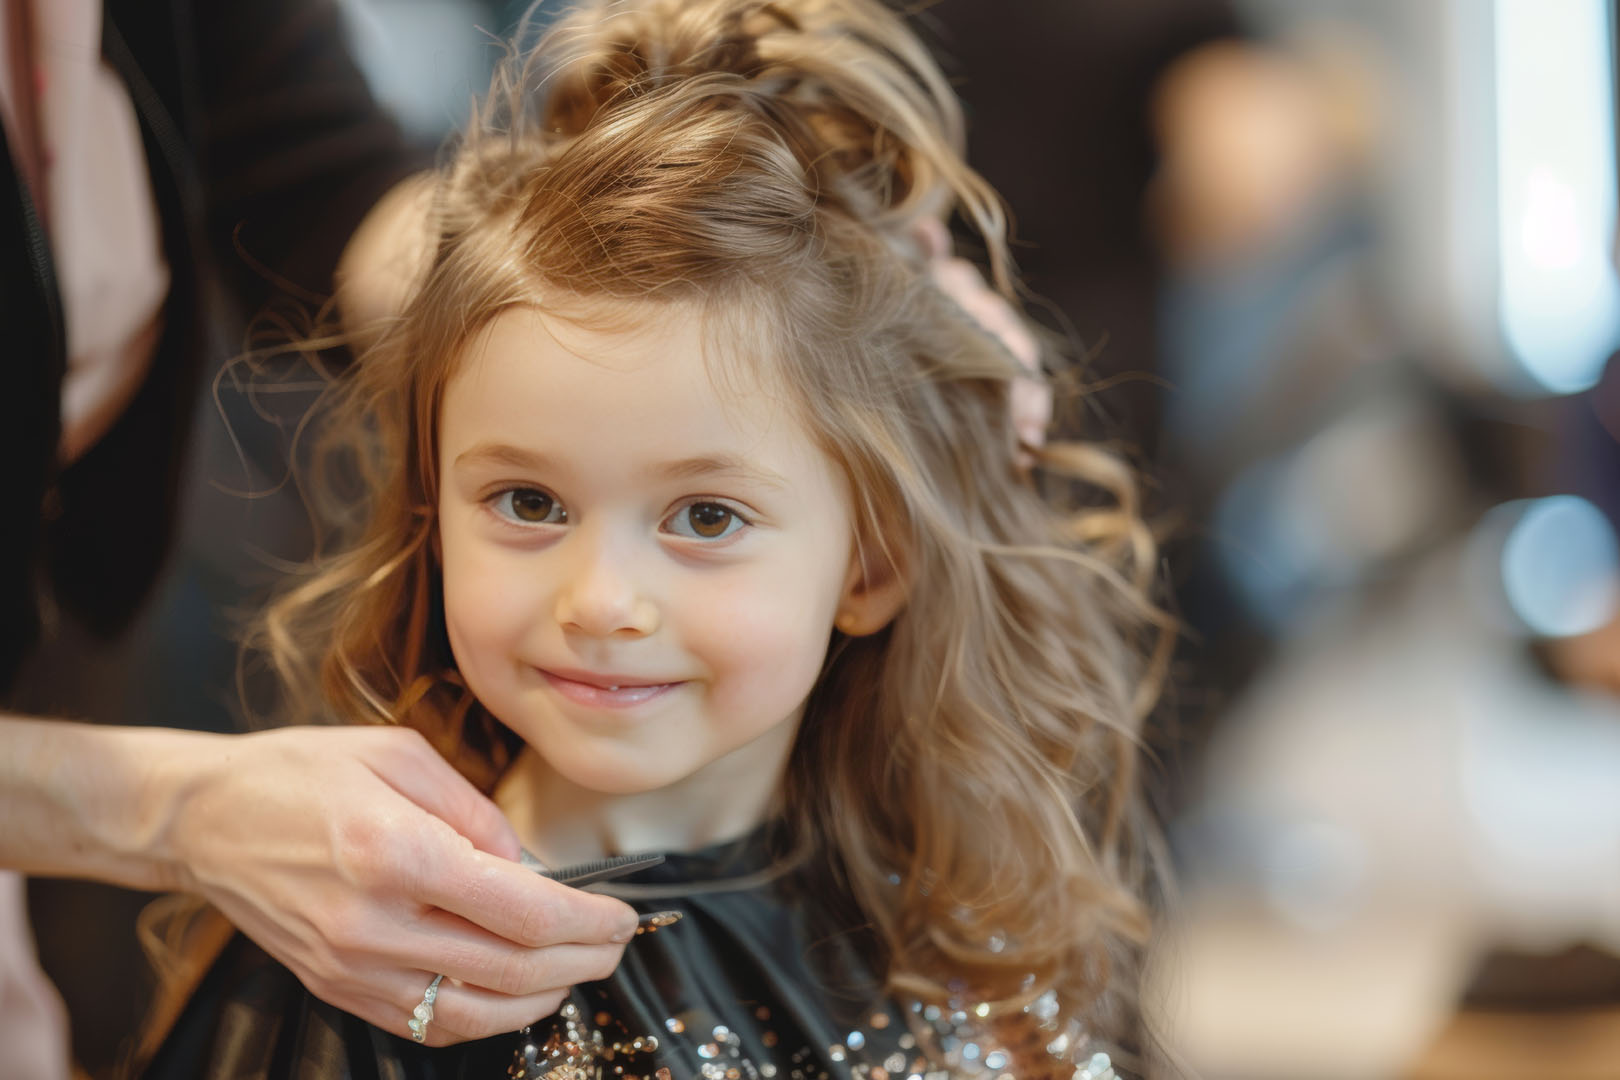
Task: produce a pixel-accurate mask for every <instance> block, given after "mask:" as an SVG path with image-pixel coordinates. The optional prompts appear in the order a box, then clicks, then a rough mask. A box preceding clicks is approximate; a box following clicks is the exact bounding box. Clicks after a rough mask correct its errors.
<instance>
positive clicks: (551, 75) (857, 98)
mask: <svg viewBox="0 0 1620 1080" xmlns="http://www.w3.org/2000/svg"><path fill="white" fill-rule="evenodd" d="M541 7H542V4H541V3H538V2H537V3H535V4H533V5H531V7H530V8H529V10H528V12H527V13H526V14H525V16H524V18H523V21H522V23H521V25H520V29H519V31H518V34H517V36H516V37H515V39H514V45H513V46H512V50H513V51H512V52H511V54H510V55H509V56H508V57H507V58H506V60H505V62H504V63H503V64H502V65H500V68H499V69H498V71H497V74H496V77H495V80H494V82H493V83H492V86H491V92H490V94H489V96H488V98H487V99H486V100H485V102H484V103H483V106H482V107H481V109H480V111H479V113H478V114H477V115H476V116H475V118H474V123H473V125H472V130H471V132H470V134H469V139H468V142H469V147H470V149H472V150H473V155H472V158H473V160H474V161H476V160H478V159H479V158H480V157H481V156H482V151H483V150H485V149H487V150H489V151H494V152H495V153H498V154H502V155H507V154H512V153H514V152H518V151H520V149H521V148H523V147H525V146H532V145H533V143H534V142H535V141H536V140H539V141H540V142H541V144H542V146H543V148H544V149H545V150H546V151H547V152H557V151H560V150H561V149H563V148H564V147H565V146H566V144H567V143H568V141H570V140H571V139H572V137H573V136H575V135H577V134H579V132H580V131H582V130H584V128H585V127H589V126H593V125H597V124H602V123H608V122H611V121H612V119H613V117H614V116H615V113H616V107H618V106H624V105H628V104H629V103H631V102H633V101H639V100H643V99H645V98H648V97H659V98H662V99H664V100H667V101H669V102H670V103H671V105H672V106H675V107H679V106H682V105H695V104H698V103H700V102H704V101H713V100H717V99H724V98H728V97H729V98H733V99H736V100H737V101H739V102H744V101H747V102H752V103H753V105H754V106H755V111H758V112H760V113H761V114H762V115H764V116H766V117H774V118H776V119H777V120H778V121H781V122H782V126H783V127H784V128H785V127H786V126H787V123H786V121H787V120H788V119H789V118H792V117H794V116H795V114H796V113H798V112H800V111H802V110H804V109H805V108H806V107H807V106H809V107H814V108H832V109H843V110H847V111H848V112H849V113H851V114H853V116H854V117H856V118H859V119H860V120H861V121H864V122H865V123H866V124H868V125H870V127H871V128H872V130H873V140H874V145H875V146H882V145H885V143H886V142H887V141H888V140H893V141H894V142H896V143H898V144H899V145H900V147H902V148H906V149H909V151H910V161H911V162H912V164H913V165H915V166H917V167H919V169H920V170H921V174H920V175H919V176H917V177H915V178H914V179H915V182H913V183H912V184H911V185H910V190H909V191H907V192H906V194H905V197H904V198H903V199H901V200H900V201H898V202H896V203H893V204H892V205H888V206H887V207H886V208H884V209H882V210H881V211H879V212H878V213H877V214H876V215H874V218H873V220H871V221H870V222H869V224H871V225H872V226H873V227H874V228H876V229H878V230H881V231H884V232H887V233H890V234H896V233H900V232H902V231H903V230H905V229H907V228H908V227H909V226H910V225H911V224H912V223H913V222H914V221H916V220H917V219H919V218H921V217H923V216H926V215H935V216H938V215H941V214H943V213H945V212H947V211H948V210H950V209H951V204H953V203H954V204H955V206H956V207H958V208H959V209H960V210H961V212H962V213H963V214H964V216H965V217H966V218H967V219H968V220H969V221H971V222H972V223H973V225H974V227H975V228H976V229H977V230H978V232H979V233H980V234H981V236H982V237H983V239H984V242H985V245H986V248H987V250H988V252H989V256H990V263H991V274H992V278H993V280H994V282H995V284H996V287H997V288H998V289H999V290H1000V291H1002V292H1003V293H1004V294H1007V295H1012V293H1013V289H1014V285H1013V267H1012V262H1011V258H1010V256H1009V254H1008V252H1007V249H1006V243H1005V235H1006V214H1005V210H1004V208H1003V206H1002V204H1001V201H1000V199H999V197H998V196H997V195H996V194H995V192H994V190H993V189H992V188H990V186H989V185H988V184H986V183H985V182H984V180H983V179H982V178H980V177H979V176H978V175H977V174H976V173H974V172H973V171H972V170H971V169H970V168H968V166H967V165H966V164H965V162H964V161H963V157H962V151H963V145H964V141H965V140H964V135H963V122H962V116H961V109H960V106H959V105H958V103H957V100H956V98H955V95H954V94H953V93H952V92H951V89H950V86H949V85H948V84H947V82H946V80H945V77H944V75H943V74H942V73H941V72H940V71H939V69H938V67H937V66H936V65H935V64H934V62H933V60H932V58H931V57H930V56H929V54H928V52H927V50H926V48H925V47H924V46H923V45H922V44H921V42H919V41H918V40H917V39H916V38H915V36H913V35H912V34H911V33H910V32H909V31H908V30H907V29H906V27H905V25H904V24H903V23H902V21H901V20H900V19H899V18H898V17H897V16H895V15H894V14H893V13H891V12H889V11H888V10H886V9H885V8H884V7H883V6H882V5H881V4H879V3H877V2H875V0H874V2H860V0H788V2H784V3H767V2H764V0H684V2H682V0H594V2H586V3H582V4H578V5H575V6H573V7H571V8H570V9H568V10H567V11H566V12H565V13H564V14H563V15H562V16H561V17H560V18H559V19H558V20H557V21H556V22H555V23H552V24H551V25H550V26H549V28H546V23H545V20H544V18H543V17H542V16H541V15H540V9H541ZM756 58H757V59H756ZM740 60H747V61H749V62H747V63H745V64H742V63H739V61H740ZM630 64H633V65H634V68H631V67H629V66H627V65H630ZM738 67H741V68H742V70H735V69H736V68H738ZM593 83H600V84H601V85H593ZM581 87H584V88H588V90H589V92H588V93H587V97H589V98H591V99H592V100H591V102H590V106H591V107H590V108H589V109H588V110H587V111H588V112H589V113H590V115H589V116H588V118H585V120H584V125H583V126H582V127H580V128H579V129H578V130H573V131H570V130H554V128H555V125H554V124H548V123H547V119H546V118H547V116H548V115H550V114H551V112H552V111H553V110H554V109H555V107H556V105H557V98H558V96H559V95H562V94H568V93H579V92H581V91H580V88H581ZM519 156H521V154H520V155H519ZM811 164H812V165H815V164H816V163H814V162H813V163H811ZM496 182H497V183H498V184H501V185H502V186H504V185H505V184H508V183H513V182H521V177H513V176H510V175H505V176H502V177H501V179H500V180H498V181H496Z"/></svg>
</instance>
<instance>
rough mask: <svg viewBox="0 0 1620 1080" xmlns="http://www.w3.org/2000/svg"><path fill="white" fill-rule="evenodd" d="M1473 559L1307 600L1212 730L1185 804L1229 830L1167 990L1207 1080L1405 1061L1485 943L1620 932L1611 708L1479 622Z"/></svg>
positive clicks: (1605, 942) (1326, 1076) (1355, 1077)
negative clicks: (1198, 806) (1359, 599)
mask: <svg viewBox="0 0 1620 1080" xmlns="http://www.w3.org/2000/svg"><path fill="white" fill-rule="evenodd" d="M1469 555H1470V552H1469V551H1468V550H1467V549H1466V548H1465V547H1464V546H1462V545H1459V546H1456V547H1453V548H1450V549H1448V550H1447V551H1446V552H1444V553H1443V555H1440V556H1436V557H1435V558H1434V559H1432V560H1431V561H1430V562H1429V563H1427V564H1426V565H1425V566H1424V568H1423V570H1422V572H1421V573H1418V574H1416V575H1414V577H1413V578H1412V579H1411V580H1410V581H1409V582H1408V583H1407V584H1406V586H1405V587H1404V588H1403V589H1402V590H1401V592H1400V594H1399V595H1397V596H1392V597H1390V598H1388V599H1387V600H1386V601H1384V602H1380V603H1378V604H1356V605H1345V606H1343V607H1338V608H1326V607H1324V608H1319V609H1318V611H1317V614H1316V618H1315V619H1314V620H1313V621H1312V622H1310V623H1307V624H1302V625H1301V627H1300V629H1299V631H1298V632H1297V633H1296V634H1295V635H1294V636H1293V637H1292V638H1291V639H1290V640H1289V641H1288V642H1287V644H1286V646H1285V648H1284V650H1283V652H1282V654H1281V655H1280V656H1279V658H1278V660H1277V662H1276V663H1275V665H1274V666H1273V667H1272V668H1271V670H1270V672H1269V673H1268V674H1267V675H1266V676H1264V677H1263V678H1262V680H1261V681H1260V682H1259V683H1258V684H1257V685H1256V686H1255V687H1254V688H1253V690H1252V691H1251V692H1250V693H1249V694H1248V695H1247V696H1246V697H1245V698H1244V699H1243V700H1242V701H1240V702H1239V703H1238V704H1237V707H1236V708H1235V709H1234V710H1233V712H1232V714H1231V716H1230V718H1229V720H1228V722H1227V723H1226V725H1225V727H1224V728H1223V729H1222V730H1221V731H1220V732H1219V734H1218V736H1217V740H1216V742H1215V744H1214V745H1213V746H1212V748H1211V752H1210V757H1209V765H1208V769H1207V774H1206V776H1205V778H1204V788H1205V790H1206V791H1207V793H1208V794H1207V798H1206V804H1205V807H1204V809H1203V810H1202V811H1201V812H1200V814H1199V816H1200V817H1203V818H1206V819H1210V820H1219V821H1226V822H1234V823H1237V824H1236V828H1235V829H1233V828H1230V827H1229V828H1227V829H1226V832H1228V833H1233V832H1235V833H1236V835H1232V836H1228V837H1227V838H1226V839H1224V840H1222V839H1221V833H1222V830H1221V829H1215V830H1211V831H1210V832H1211V833H1212V835H1213V839H1204V840H1202V842H1203V843H1204V844H1205V845H1206V846H1208V845H1215V846H1218V845H1220V844H1223V843H1224V844H1225V845H1226V848H1227V850H1226V852H1224V853H1217V855H1216V856H1215V857H1210V856H1209V855H1208V854H1206V855H1205V856H1204V857H1203V858H1202V859H1200V858H1197V857H1196V855H1197V853H1196V852H1195V853H1194V854H1195V858H1194V859H1193V860H1191V866H1190V868H1189V872H1188V874H1187V877H1188V880H1187V882H1186V888H1187V892H1188V895H1189V901H1188V904H1187V912H1186V915H1185V916H1184V917H1183V918H1182V919H1181V920H1180V926H1179V929H1178V931H1177V932H1178V934H1179V937H1180V939H1181V940H1179V941H1173V942H1171V943H1170V945H1169V947H1168V950H1167V952H1168V954H1169V966H1168V967H1167V968H1166V969H1165V971H1164V972H1163V974H1162V976H1161V983H1160V986H1161V988H1163V989H1161V993H1162V994H1163V995H1165V996H1167V997H1170V998H1171V999H1172V1005H1171V1008H1172V1011H1173V1014H1175V1015H1176V1016H1177V1017H1178V1019H1177V1022H1176V1023H1175V1026H1174V1034H1173V1035H1172V1039H1173V1044H1174V1045H1175V1046H1176V1047H1177V1048H1178V1049H1179V1050H1180V1051H1181V1052H1182V1053H1184V1054H1185V1055H1186V1057H1187V1058H1188V1060H1189V1063H1190V1064H1191V1065H1192V1066H1193V1067H1194V1068H1195V1069H1196V1070H1197V1071H1199V1072H1200V1073H1202V1074H1203V1075H1206V1076H1208V1077H1211V1078H1212V1080H1220V1078H1225V1077H1230V1078H1234V1080H1236V1078H1242V1080H1267V1078H1276V1080H1297V1078H1298V1077H1304V1076H1308V1077H1311V1078H1313V1080H1333V1078H1342V1080H1375V1078H1380V1077H1394V1076H1398V1075H1400V1074H1401V1073H1402V1071H1403V1070H1404V1068H1405V1067H1406V1066H1408V1065H1410V1063H1411V1062H1412V1061H1413V1060H1414V1058H1415V1056H1416V1055H1417V1054H1418V1053H1419V1051H1420V1050H1422V1048H1423V1047H1424V1046H1425V1045H1426V1044H1427V1043H1428V1042H1429V1040H1430V1039H1432V1038H1433V1037H1434V1035H1435V1033H1436V1032H1437V1030H1438V1028H1439V1026H1440V1025H1441V1024H1442V1023H1443V1022H1444V1021H1445V1020H1446V1019H1447V1018H1448V1017H1449V1015H1450V1013H1451V1011H1452V1010H1453V1009H1454V1008H1455V1005H1456V1001H1457V996H1458V995H1459V994H1460V992H1461V991H1462V989H1463V987H1464V985H1465V983H1466V980H1467V978H1468V975H1469V972H1470V969H1471V966H1472V964H1473V963H1474V962H1475V960H1476V959H1477V956H1478V953H1479V950H1480V949H1482V948H1483V947H1484V945H1486V944H1487V943H1499V944H1513V945H1517V946H1520V947H1523V948H1528V949H1548V950H1551V949H1557V948H1561V947H1564V946H1567V945H1570V944H1573V943H1576V942H1581V941H1587V942H1591V943H1594V944H1597V945H1601V946H1607V947H1609V948H1611V949H1620V781H1617V780H1616V778H1617V777H1620V705H1616V703H1615V702H1613V701H1612V700H1610V699H1608V698H1602V697H1587V696H1581V695H1575V694H1571V693H1569V692H1568V691H1566V690H1564V689H1563V688H1561V687H1560V686H1558V685H1557V684H1555V683H1552V682H1550V681H1549V680H1547V679H1546V678H1545V677H1543V676H1542V675H1541V673H1540V672H1539V671H1538V670H1537V669H1536V668H1535V666H1534V665H1533V664H1532V663H1531V661H1530V660H1529V658H1528V657H1527V656H1526V654H1525V651H1524V648H1523V639H1522V636H1521V635H1520V634H1519V633H1514V632H1510V631H1509V630H1508V629H1507V628H1506V627H1505V625H1504V624H1501V623H1498V622H1495V621H1493V620H1487V619H1483V618H1481V617H1480V613H1481V610H1482V609H1481V607H1480V605H1479V602H1478V597H1477V595H1476V592H1477V589H1478V584H1477V583H1478V581H1479V578H1478V576H1477V575H1476V574H1475V573H1473V572H1472V560H1471V558H1470V557H1469ZM1497 584H1498V587H1500V581H1499V580H1498V582H1497ZM1234 853H1235V854H1234ZM1201 861H1202V862H1205V863H1206V864H1209V863H1213V864H1215V865H1216V866H1217V867H1219V866H1221V865H1222V864H1224V865H1226V866H1228V867H1229V866H1230V865H1231V864H1233V863H1234V862H1235V863H1237V864H1239V865H1245V864H1246V865H1247V866H1248V867H1249V869H1248V872H1247V877H1246V878H1245V877H1244V876H1243V875H1241V874H1233V873H1232V872H1231V871H1230V869H1226V870H1224V871H1220V872H1209V871H1206V870H1204V869H1202V868H1201V867H1200V866H1199V863H1200V862H1201ZM1278 866H1281V867H1283V868H1285V869H1286V868H1288V867H1293V868H1294V870H1293V872H1292V874H1291V875H1290V874H1284V875H1283V876H1282V877H1281V878H1279V876H1278V873H1277V870H1276V868H1277V867H1278ZM1279 885H1281V888H1279Z"/></svg>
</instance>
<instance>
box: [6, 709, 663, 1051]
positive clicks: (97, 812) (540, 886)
mask: <svg viewBox="0 0 1620 1080" xmlns="http://www.w3.org/2000/svg"><path fill="white" fill-rule="evenodd" d="M0 821H4V822H5V828H4V829H3V830H0V864H3V865H4V866H6V867H9V868H13V869H19V870H23V871H26V872H29V873H34V874H50V875H60V876H72V877H85V878H94V879H97V880H101V881H109V882H114V883H117V884H121V885H127V886H132V887H135V888H141V889H157V890H163V889H180V890H184V891H190V892H195V893H198V894H200V895H202V896H203V897H205V898H207V899H208V900H209V901H211V902H212V903H213V904H214V905H216V906H217V907H218V908H219V909H220V910H221V911H222V912H223V913H224V914H225V915H226V916H227V917H228V918H229V919H230V920H231V921H232V922H233V923H235V924H236V925H237V926H238V927H239V928H240V929H241V930H243V931H244V932H245V933H246V934H247V935H248V936H249V937H251V938H253V939H254V940H255V941H256V942H258V944H259V945H261V946H262V947H263V948H264V949H265V950H266V951H267V952H269V953H270V954H271V955H273V956H275V957H276V958H277V959H278V960H280V961H281V962H282V963H284V964H286V965H287V967H288V968H290V969H291V970H292V971H293V972H294V973H295V974H296V975H297V976H298V977H299V979H300V980H302V981H303V983H304V985H305V986H307V987H308V988H309V989H310V990H311V991H312V992H313V993H315V994H316V995H317V996H319V997H321V998H323V999H324V1000H326V1001H329V1002H331V1003H332V1004H334V1005H337V1006H338V1007H340V1008H343V1009H346V1010H347V1011H349V1012H352V1013H355V1014H356V1015H358V1016H361V1017H363V1018H365V1019H366V1020H369V1021H371V1022H372V1023H374V1024H377V1025H378V1026H380V1027H383V1028H386V1029H389V1030H392V1031H396V1032H399V1033H401V1034H403V1033H404V1031H405V1020H406V1019H407V1018H408V1016H409V1014H410V1008H411V1006H412V1005H413V1004H415V1002H417V1001H419V1000H420V999H421V996H422V990H423V989H424V988H425V987H426V985H427V981H428V979H429V978H431V975H432V974H438V973H444V974H446V975H447V976H449V977H450V978H451V979H456V980H460V981H461V982H462V983H464V984H465V985H461V986H456V985H450V986H448V987H447V988H446V990H445V991H444V993H443V995H442V996H441V998H440V1001H439V1004H438V1009H437V1015H436V1016H435V1019H434V1023H433V1026H432V1028H431V1029H430V1032H431V1033H432V1038H430V1042H434V1043H444V1042H453V1041H459V1040H460V1039H466V1038H478V1037H482V1036H485V1035H490V1034H494V1033H497V1032H500V1031H509V1030H513V1029H515V1028H518V1027H522V1026H523V1025H525V1024H529V1023H532V1022H534V1021H535V1020H537V1019H539V1018H540V1017H542V1016H545V1015H548V1014H549V1013H551V1012H552V1011H554V1010H555V1009H556V1007H557V1005H558V1003H559V1002H560V1000H561V997H562V994H563V993H564V991H565V988H566V987H568V986H571V985H573V984H574V983H577V982H582V981H586V980H590V979H595V978H601V977H603V976H605V975H606V974H607V973H608V972H610V971H611V970H612V969H613V968H614V967H615V966H617V963H618V960H619V956H620V953H621V952H622V950H623V942H624V941H628V940H629V939H630V937H631V936H632V935H633V933H634V930H635V913H634V912H633V911H632V910H631V909H630V908H629V907H628V906H626V905H624V904H622V903H620V902H619V901H617V900H612V899H609V898H607V897H602V896H594V895H590V894H587V893H582V892H579V891H578V890H575V889H569V888H567V887H565V886H561V885H557V884H555V883H553V882H550V881H546V880H544V879H541V878H539V877H537V876H536V875H535V874H533V873H532V872H530V871H527V870H524V869H522V868H521V867H519V866H518V865H517V864H516V863H515V862H512V861H510V860H512V859H514V858H516V856H517V853H518V845H517V840H516V838H515V837H514V836H513V834H512V832H511V829H510V827H509V826H508V825H507V823H506V821H505V819H504V818H502V817H501V815H500V812H499V811H498V810H497V809H496V808H495V806H494V805H493V804H492V803H490V802H489V801H488V800H487V799H485V798H484V797H483V796H482V795H480V794H479V793H478V792H477V791H476V790H475V789H474V788H473V787H472V786H471V785H469V784H468V783H467V782H466V781H465V780H464V779H463V778H462V777H460V776H459V775H457V774H456V773H455V771H454V770H452V769H451V768H450V767H449V766H448V765H446V764H445V762H444V761H443V760H442V759H441V758H440V757H439V756H438V755H437V754H435V753H434V752H433V750H432V749H431V748H430V747H429V746H428V745H427V743H426V742H425V741H424V740H423V739H422V738H421V737H420V736H418V735H416V734H415V733H414V732H410V731H405V730H402V729H398V728H382V727H376V728H365V727H356V728H291V729H284V730H278V731H271V732H264V733H259V734H253V735H206V734H199V733H193V732H182V731H171V730H166V729H158V728H114V727H102V726H94V725H87V724H75V723H67V722H60V721H49V720H31V719H24V718H17V717H11V718H4V719H0Z"/></svg>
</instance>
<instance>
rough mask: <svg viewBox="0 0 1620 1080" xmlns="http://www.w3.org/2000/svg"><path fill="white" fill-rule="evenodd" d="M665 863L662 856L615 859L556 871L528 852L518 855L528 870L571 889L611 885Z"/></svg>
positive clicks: (615, 856)
mask: <svg viewBox="0 0 1620 1080" xmlns="http://www.w3.org/2000/svg"><path fill="white" fill-rule="evenodd" d="M663 861H664V857H663V856H662V855H614V856H613V857H612V858H608V859H597V860H596V861H595V862H588V863H580V864H578V865H577V866H565V867H562V868H560V869H557V870H550V869H547V867H546V865H545V863H542V862H541V861H540V860H539V859H537V858H535V857H534V855H533V854H532V853H531V852H530V851H529V850H528V849H524V850H522V851H520V852H519V853H518V862H519V863H521V864H522V865H523V866H526V867H528V868H529V869H530V870H533V871H534V872H535V873H537V874H539V875H540V876H541V877H544V878H550V879H551V880H552V881H555V882H558V883H559V884H562V885H572V886H574V887H576V888H578V887H579V886H581V885H589V884H591V883H592V882H596V881H612V880H613V879H614V878H621V877H624V876H625V875H626V874H633V873H635V872H636V871H637V870H645V869H646V868H647V867H649V866H657V865H658V864H659V863H661V862H663Z"/></svg>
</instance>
